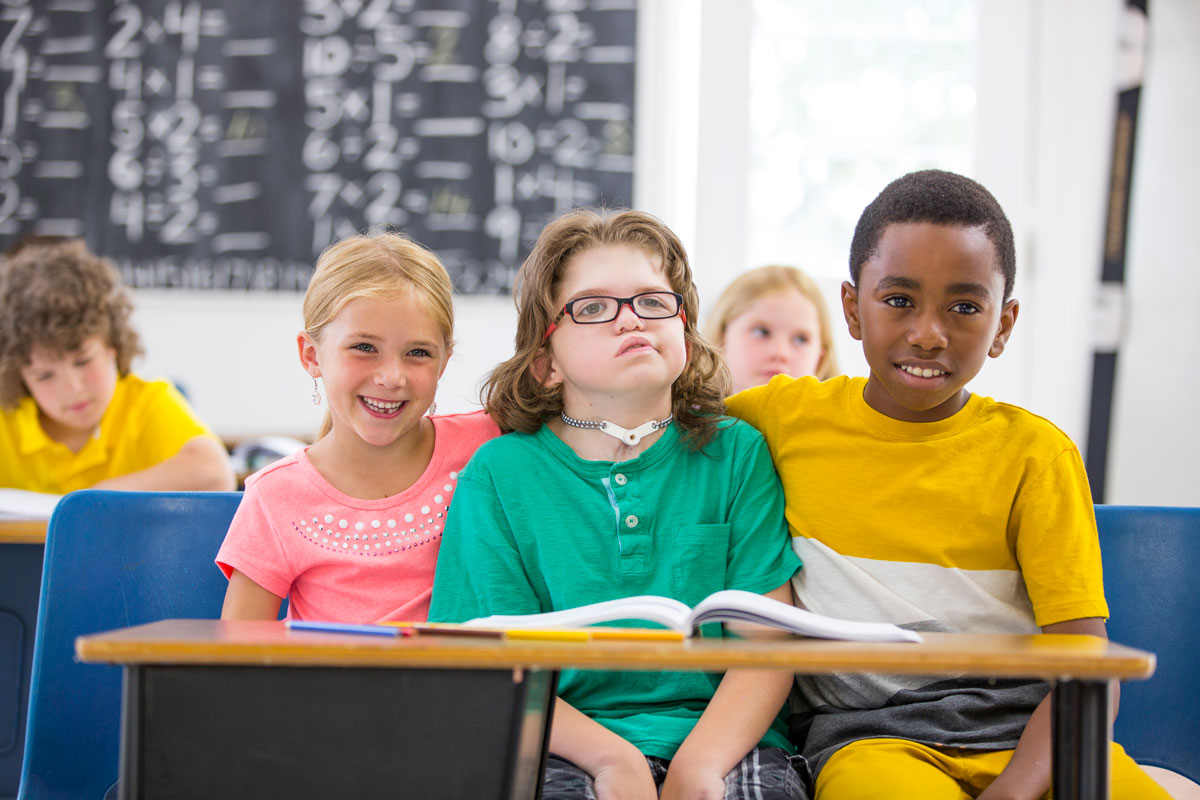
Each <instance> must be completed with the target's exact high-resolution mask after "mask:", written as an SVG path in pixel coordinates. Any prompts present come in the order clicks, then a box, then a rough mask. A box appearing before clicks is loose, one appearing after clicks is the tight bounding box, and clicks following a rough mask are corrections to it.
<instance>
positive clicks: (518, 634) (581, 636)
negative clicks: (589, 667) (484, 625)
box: [504, 629, 592, 642]
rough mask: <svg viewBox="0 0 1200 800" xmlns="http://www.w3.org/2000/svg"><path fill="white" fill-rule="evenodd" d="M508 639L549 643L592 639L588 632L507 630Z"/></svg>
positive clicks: (505, 635) (505, 634)
mask: <svg viewBox="0 0 1200 800" xmlns="http://www.w3.org/2000/svg"><path fill="white" fill-rule="evenodd" d="M504 638H506V639H527V640H536V641H543V642H545V641H549V642H586V641H589V640H590V639H591V638H592V635H591V633H589V632H588V631H548V630H531V629H522V630H506V631H505V632H504Z"/></svg>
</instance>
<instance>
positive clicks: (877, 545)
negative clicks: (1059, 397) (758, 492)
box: [728, 376, 1108, 633]
mask: <svg viewBox="0 0 1200 800" xmlns="http://www.w3.org/2000/svg"><path fill="white" fill-rule="evenodd" d="M865 386H866V379H865V378H846V377H840V378H833V379H831V380H828V381H825V382H823V383H822V382H818V381H817V380H815V379H804V378H802V379H798V380H797V379H792V378H788V377H786V376H779V377H776V378H775V379H773V380H772V381H771V382H770V383H769V384H767V385H766V386H761V387H757V388H755V389H750V390H747V391H745V392H742V393H740V394H738V395H735V396H734V397H731V398H730V399H729V401H728V408H729V413H730V414H731V415H733V416H736V417H740V418H742V419H744V420H746V421H747V422H749V423H750V424H751V425H753V426H754V427H756V428H758V429H759V430H760V431H762V433H763V435H764V436H765V437H766V440H767V446H768V447H769V448H770V450H771V456H772V459H773V460H774V462H775V469H776V471H777V472H778V473H779V477H780V479H781V481H782V482H783V488H784V497H785V503H786V515H787V520H788V525H789V526H790V530H791V533H792V536H793V545H794V546H795V547H796V549H797V552H798V553H799V555H800V557H801V559H802V560H803V561H804V569H803V570H801V572H800V573H798V574H797V578H796V580H795V585H796V589H797V592H798V594H799V595H800V599H801V600H803V601H804V602H805V604H806V605H807V606H808V607H809V608H811V609H812V610H814V611H817V612H819V613H823V614H830V615H832V616H845V617H853V618H857V619H878V620H885V621H888V622H894V623H897V624H907V625H911V626H917V627H927V625H928V623H938V624H937V627H942V626H945V628H944V629H949V630H958V631H971V632H977V633H984V632H1009V633H1030V632H1035V631H1036V630H1037V627H1038V626H1044V625H1049V624H1051V623H1055V622H1064V621H1066V620H1072V619H1079V618H1083V617H1107V616H1108V609H1107V606H1106V605H1105V602H1104V586H1103V574H1102V571H1101V566H1100V546H1099V541H1098V537H1097V534H1096V521H1095V514H1094V509H1093V506H1092V497H1091V492H1090V490H1089V488H1088V483H1087V474H1086V473H1085V471H1084V468H1083V462H1082V459H1080V457H1079V451H1078V449H1077V448H1076V447H1075V445H1074V443H1072V442H1071V440H1070V438H1068V437H1067V435H1066V434H1064V433H1063V432H1062V431H1060V430H1059V429H1058V428H1056V427H1055V426H1054V425H1053V424H1051V423H1050V422H1047V421H1046V420H1044V419H1042V418H1041V417H1038V416H1036V415H1034V414H1032V413H1030V412H1028V411H1026V410H1024V409H1022V408H1018V407H1017V406H1013V405H1009V404H1007V403H998V402H996V401H995V400H992V399H991V398H987V397H980V396H979V395H972V396H971V398H970V400H968V401H967V404H966V405H965V406H964V407H963V408H962V409H961V410H960V411H959V412H958V413H957V414H954V415H953V416H951V417H950V418H948V419H945V420H940V421H938V422H923V423H918V422H904V421H901V420H896V419H892V418H891V417H888V416H886V415H884V414H881V413H879V412H878V411H876V410H874V409H873V408H871V407H870V406H869V405H867V403H866V401H865V400H864V399H863V388H864V387H865ZM927 629H928V628H927Z"/></svg>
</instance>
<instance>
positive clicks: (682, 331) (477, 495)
mask: <svg viewBox="0 0 1200 800" xmlns="http://www.w3.org/2000/svg"><path fill="white" fill-rule="evenodd" d="M516 304H517V313H518V324H517V337H516V353H515V354H514V355H513V357H512V358H510V359H509V360H508V361H506V362H504V363H503V364H501V365H500V366H498V367H497V368H496V369H495V370H494V371H493V372H492V374H491V376H490V378H489V379H488V381H487V384H486V390H485V391H486V405H487V408H488V410H489V411H490V412H491V413H492V414H493V416H494V417H495V418H496V420H497V421H498V422H499V423H500V425H501V427H504V428H509V429H512V430H513V431H515V433H511V434H509V435H506V436H502V437H500V438H499V439H496V440H495V441H492V442H488V443H487V444H485V445H484V446H483V447H481V448H480V449H479V451H478V453H476V455H475V458H474V459H472V461H471V463H470V464H468V465H467V468H466V470H464V472H463V474H462V475H461V476H460V478H459V490H458V491H459V494H458V497H457V500H456V501H455V506H454V512H453V513H452V514H451V516H450V520H449V522H448V524H447V526H446V545H445V547H443V549H442V555H441V558H440V560H439V562H438V569H437V577H436V578H435V581H434V595H433V604H432V606H431V608H430V619H432V620H435V621H449V622H462V621H464V620H468V619H472V618H475V617H481V616H487V615H490V614H497V613H499V614H528V613H540V612H546V611H557V610H561V609H565V608H574V607H576V606H580V605H585V604H588V603H593V602H600V601H604V600H612V599H615V598H620V597H628V596H632V595H642V594H651V595H665V596H668V597H674V598H675V599H677V600H680V601H682V602H684V603H686V604H688V605H695V604H696V603H697V602H699V601H700V600H701V599H703V598H704V597H706V596H708V595H709V594H711V593H712V592H714V591H718V590H721V589H743V590H746V591H751V592H756V593H759V594H766V595H767V596H769V597H773V598H775V599H778V600H781V601H783V602H791V591H790V589H789V585H788V580H789V578H790V577H791V575H792V573H793V572H795V571H796V568H797V567H798V566H799V560H798V559H797V558H796V556H795V554H794V553H793V552H792V548H791V544H790V538H789V537H788V535H787V529H786V526H785V525H784V521H783V504H782V494H781V493H780V489H779V482H778V479H777V478H776V477H775V473H774V471H773V469H772V467H771V458H770V454H769V453H768V452H767V450H766V448H765V446H764V445H763V442H762V438H761V437H760V436H759V435H758V434H757V433H756V432H755V431H753V430H752V429H750V428H749V427H747V426H745V425H742V424H740V423H736V422H733V421H732V420H730V419H729V418H728V417H724V416H722V415H721V411H722V408H723V403H722V400H721V398H722V396H723V394H724V390H725V384H726V380H727V379H726V374H725V369H724V367H723V366H722V364H721V361H720V359H719V357H717V355H716V354H715V353H714V352H713V350H712V349H711V348H710V347H709V345H708V344H707V343H706V342H705V341H704V339H703V338H701V337H700V336H699V335H698V333H697V331H696V327H695V326H696V321H695V320H696V308H697V297H696V290H695V287H694V286H693V284H692V275H691V270H690V269H689V267H688V262H687V255H686V253H685V252H684V249H683V246H682V244H681V243H680V242H679V239H678V238H677V237H676V236H675V234H674V233H672V232H671V231H670V229H668V228H667V226H666V225H664V224H663V223H662V222H660V221H659V220H657V219H655V218H654V217H652V216H650V215H649V214H644V213H640V212H637V211H622V212H597V211H591V210H579V211H574V212H571V213H568V214H566V215H564V216H562V217H559V218H558V219H556V220H554V221H552V222H550V224H548V225H547V226H546V228H545V229H544V230H543V231H542V233H541V236H539V238H538V241H537V243H536V244H535V245H534V248H533V251H532V252H531V253H530V255H529V257H528V258H527V259H526V260H525V263H524V264H523V265H522V267H521V270H520V272H519V274H518V284H517V290H516ZM713 633H715V634H717V635H719V634H720V631H719V630H718V631H714V632H713ZM791 682H792V681H791V675H790V674H789V673H787V672H779V673H773V672H756V671H751V672H746V671H738V670H731V671H730V672H728V673H727V674H726V675H724V676H719V675H705V674H702V673H653V674H650V673H646V674H637V673H612V672H603V671H592V670H586V671H568V672H565V673H563V675H562V677H561V679H560V682H559V684H558V689H559V694H558V701H557V705H556V707H555V711H554V722H553V725H552V727H551V731H550V751H551V756H550V759H549V764H548V766H547V769H546V778H545V781H544V784H543V793H542V797H543V798H547V800H551V799H554V798H568V797H579V798H583V797H598V798H633V799H634V800H636V799H637V798H643V799H644V800H650V798H656V797H658V795H657V791H658V789H659V788H661V790H662V797H664V798H671V797H701V796H703V797H734V796H738V797H741V796H743V795H742V794H737V793H738V792H746V793H747V794H746V796H756V797H764V798H768V799H770V798H798V797H803V796H804V795H803V790H802V789H801V788H800V787H801V782H800V777H799V775H798V774H797V771H796V769H795V767H794V766H793V765H792V763H791V760H790V759H791V755H790V754H791V745H790V744H789V743H788V741H787V737H786V735H785V731H784V729H783V727H782V725H781V723H780V720H779V718H778V715H779V711H780V708H781V706H782V704H783V701H784V698H785V697H786V696H787V693H788V688H789V686H790V685H791ZM727 791H728V792H730V793H729V794H726V792H727Z"/></svg>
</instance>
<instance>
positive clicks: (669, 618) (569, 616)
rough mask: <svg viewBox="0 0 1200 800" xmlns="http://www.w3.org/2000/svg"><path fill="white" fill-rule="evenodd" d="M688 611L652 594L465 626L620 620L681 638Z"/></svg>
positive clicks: (494, 618)
mask: <svg viewBox="0 0 1200 800" xmlns="http://www.w3.org/2000/svg"><path fill="white" fill-rule="evenodd" d="M690 615H691V609H689V608H688V607H687V606H685V605H684V604H683V603H681V602H679V601H678V600H672V599H671V598H669V597H657V596H655V595H636V596H634V597H625V598H621V599H619V600H605V601H604V602H602V603H592V604H590V605H586V606H579V607H578V608H569V609H565V610H563V611H547V612H546V613H544V614H495V615H493V616H490V617H480V618H479V619H473V620H470V621H469V622H467V623H465V624H466V625H474V626H477V627H483V628H528V629H536V628H581V627H584V626H587V625H596V624H598V623H604V622H616V621H618V620H624V619H630V620H632V619H636V620H645V621H647V622H657V623H658V624H659V625H662V626H664V627H667V628H671V629H672V630H677V631H680V632H681V633H683V634H684V635H690V633H691V628H690V626H689V623H688V621H687V620H688V617H689V616H690Z"/></svg>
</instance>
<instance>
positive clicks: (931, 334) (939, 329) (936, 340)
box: [908, 311, 949, 350]
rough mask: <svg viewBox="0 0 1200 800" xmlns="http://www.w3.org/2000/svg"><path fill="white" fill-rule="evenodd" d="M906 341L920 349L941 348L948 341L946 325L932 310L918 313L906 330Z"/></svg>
mask: <svg viewBox="0 0 1200 800" xmlns="http://www.w3.org/2000/svg"><path fill="white" fill-rule="evenodd" d="M908 341H909V344H912V345H913V346H915V347H919V348H921V349H922V350H942V349H944V348H945V347H946V345H947V344H948V343H949V341H948V339H947V336H946V326H945V325H944V324H943V323H942V319H941V317H939V316H938V314H936V313H935V312H933V311H929V312H926V313H924V314H919V315H918V316H917V317H916V319H915V320H913V325H912V327H911V328H910V329H909V331H908Z"/></svg>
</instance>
